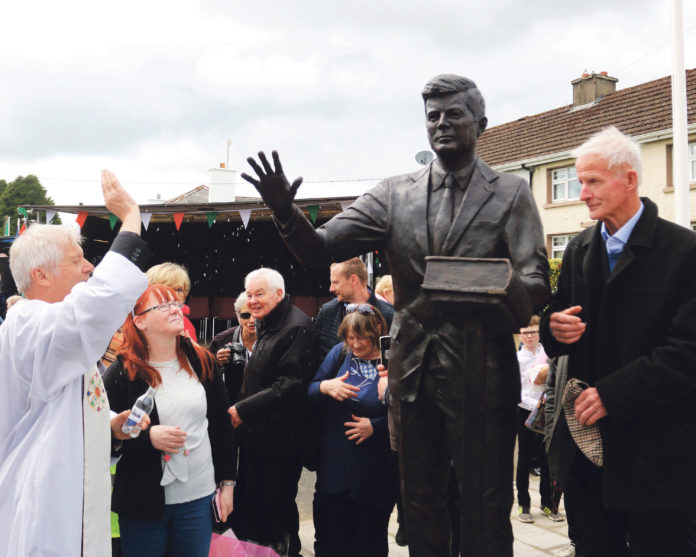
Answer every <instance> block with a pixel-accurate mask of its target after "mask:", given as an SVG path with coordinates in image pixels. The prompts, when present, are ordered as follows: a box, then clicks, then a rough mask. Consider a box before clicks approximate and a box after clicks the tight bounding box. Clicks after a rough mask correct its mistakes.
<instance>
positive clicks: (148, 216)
mask: <svg viewBox="0 0 696 557" xmlns="http://www.w3.org/2000/svg"><path fill="white" fill-rule="evenodd" d="M151 218H152V213H140V220H141V221H143V226H144V227H145V230H147V227H148V226H150V219H151Z"/></svg>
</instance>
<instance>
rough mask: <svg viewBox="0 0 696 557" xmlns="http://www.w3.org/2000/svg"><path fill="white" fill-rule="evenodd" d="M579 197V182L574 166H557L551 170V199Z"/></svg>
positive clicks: (568, 199) (566, 199) (553, 200)
mask: <svg viewBox="0 0 696 557" xmlns="http://www.w3.org/2000/svg"><path fill="white" fill-rule="evenodd" d="M573 199H580V182H578V178H577V175H576V174H575V167H574V166H567V167H565V168H557V169H556V170H552V171H551V201H552V202H553V203H555V202H557V201H571V200H573Z"/></svg>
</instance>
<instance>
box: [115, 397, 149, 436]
mask: <svg viewBox="0 0 696 557" xmlns="http://www.w3.org/2000/svg"><path fill="white" fill-rule="evenodd" d="M155 392H157V389H156V388H154V387H149V388H148V389H147V391H145V394H142V395H140V396H139V397H138V399H137V400H136V401H135V404H133V408H131V411H130V414H129V415H128V419H127V420H126V421H125V423H124V424H123V427H121V431H122V432H123V433H128V434H129V435H130V436H131V437H133V438H136V437H137V436H138V435H140V427H139V426H138V424H139V423H140V421H141V420H142V419H143V416H144V415H145V414H149V413H150V412H152V409H153V408H154V407H155Z"/></svg>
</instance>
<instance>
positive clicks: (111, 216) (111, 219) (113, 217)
mask: <svg viewBox="0 0 696 557" xmlns="http://www.w3.org/2000/svg"><path fill="white" fill-rule="evenodd" d="M117 222H118V217H117V216H116V215H114V214H113V213H109V226H110V227H111V230H113V229H114V226H116V223H117Z"/></svg>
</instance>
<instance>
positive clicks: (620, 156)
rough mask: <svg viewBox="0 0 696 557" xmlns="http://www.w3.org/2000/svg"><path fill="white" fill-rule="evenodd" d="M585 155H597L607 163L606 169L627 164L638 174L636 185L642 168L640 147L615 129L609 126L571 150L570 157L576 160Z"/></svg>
mask: <svg viewBox="0 0 696 557" xmlns="http://www.w3.org/2000/svg"><path fill="white" fill-rule="evenodd" d="M585 155H597V156H599V157H602V158H603V159H604V160H606V161H607V165H608V167H609V168H610V169H611V168H614V167H615V166H620V165H622V164H627V165H629V166H630V167H631V168H633V170H635V171H636V174H638V183H640V175H641V171H642V166H643V157H642V155H641V153H640V145H638V143H636V141H635V140H634V139H633V138H631V137H630V136H628V135H624V134H623V133H621V132H620V131H619V130H618V129H616V127H614V126H609V127H608V128H604V129H603V130H601V131H598V132H597V133H595V134H593V135H592V136H591V137H590V138H589V139H588V140H587V141H585V143H583V144H582V145H580V147H577V148H576V149H573V151H572V152H571V156H573V157H575V158H576V159H577V158H580V157H583V156H585Z"/></svg>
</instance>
